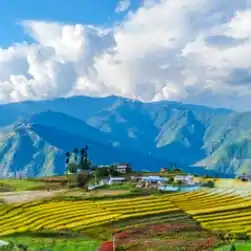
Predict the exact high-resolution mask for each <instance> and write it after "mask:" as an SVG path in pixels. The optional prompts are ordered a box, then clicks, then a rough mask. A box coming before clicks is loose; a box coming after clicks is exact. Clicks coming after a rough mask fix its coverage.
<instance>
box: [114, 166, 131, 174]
mask: <svg viewBox="0 0 251 251" xmlns="http://www.w3.org/2000/svg"><path fill="white" fill-rule="evenodd" d="M116 170H117V172H118V173H128V172H129V170H130V166H129V164H118V165H116Z"/></svg>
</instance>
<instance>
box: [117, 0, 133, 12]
mask: <svg viewBox="0 0 251 251" xmlns="http://www.w3.org/2000/svg"><path fill="white" fill-rule="evenodd" d="M130 5H131V0H119V2H118V5H117V6H116V9H115V12H116V13H120V12H125V11H126V10H128V8H129V7H130Z"/></svg>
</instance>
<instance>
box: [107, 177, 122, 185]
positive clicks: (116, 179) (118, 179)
mask: <svg viewBox="0 0 251 251" xmlns="http://www.w3.org/2000/svg"><path fill="white" fill-rule="evenodd" d="M125 181H126V179H125V178H124V177H110V179H109V181H108V184H109V185H112V184H117V183H123V182H125Z"/></svg>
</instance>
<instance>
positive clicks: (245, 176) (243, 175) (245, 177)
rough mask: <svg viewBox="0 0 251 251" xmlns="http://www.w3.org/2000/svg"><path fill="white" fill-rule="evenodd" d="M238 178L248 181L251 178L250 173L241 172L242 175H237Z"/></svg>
mask: <svg viewBox="0 0 251 251" xmlns="http://www.w3.org/2000/svg"><path fill="white" fill-rule="evenodd" d="M239 179H240V180H241V181H250V180H251V177H250V175H247V174H242V175H240V176H239Z"/></svg>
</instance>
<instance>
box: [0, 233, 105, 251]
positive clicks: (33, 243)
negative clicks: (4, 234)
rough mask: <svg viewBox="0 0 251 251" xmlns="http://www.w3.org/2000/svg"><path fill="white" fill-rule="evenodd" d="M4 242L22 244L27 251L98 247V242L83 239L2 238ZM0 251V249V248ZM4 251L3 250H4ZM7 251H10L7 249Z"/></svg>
mask: <svg viewBox="0 0 251 251" xmlns="http://www.w3.org/2000/svg"><path fill="white" fill-rule="evenodd" d="M2 240H4V241H11V242H13V243H16V244H23V245H27V246H28V247H29V251H37V250H41V251H42V250H44V251H62V250H63V251H82V250H85V251H94V250H97V249H98V247H99V246H100V243H101V242H100V241H98V240H84V238H64V237H61V238H59V237H54V238H52V237H51V238H50V237H36V236H31V237H27V236H25V237H22V236H20V237H19V236H16V237H9V238H2ZM0 250H1V248H0ZM4 251H5V250H4ZM6 251H7V250H6ZM8 251H12V250H11V249H9V250H8Z"/></svg>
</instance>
